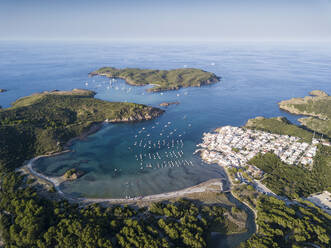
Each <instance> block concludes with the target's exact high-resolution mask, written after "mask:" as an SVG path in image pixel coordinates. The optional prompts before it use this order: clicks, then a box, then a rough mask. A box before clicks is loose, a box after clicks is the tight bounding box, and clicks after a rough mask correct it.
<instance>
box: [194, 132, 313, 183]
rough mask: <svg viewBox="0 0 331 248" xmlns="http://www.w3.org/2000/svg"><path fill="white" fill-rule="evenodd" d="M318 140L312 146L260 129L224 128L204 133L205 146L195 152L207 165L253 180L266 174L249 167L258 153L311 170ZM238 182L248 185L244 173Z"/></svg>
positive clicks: (293, 138)
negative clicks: (270, 153)
mask: <svg viewBox="0 0 331 248" xmlns="http://www.w3.org/2000/svg"><path fill="white" fill-rule="evenodd" d="M318 144H319V140H317V139H313V140H312V143H311V144H308V143H306V142H301V140H300V138H298V137H293V136H288V135H278V134H272V133H268V132H264V131H260V130H253V129H246V128H240V127H232V126H224V127H221V128H218V129H217V130H216V133H204V135H203V143H202V144H199V145H197V146H198V147H200V149H198V150H197V151H196V152H200V154H201V157H202V159H203V160H204V161H205V162H207V163H218V164H220V165H221V166H224V167H233V168H237V169H240V168H241V169H242V170H244V171H245V175H247V176H249V177H250V178H251V179H260V178H262V176H263V171H262V170H260V169H259V168H257V167H255V166H253V165H250V164H249V160H250V159H252V158H253V157H255V156H256V155H257V154H258V153H261V154H265V153H267V152H273V153H275V154H276V155H277V156H278V157H279V158H280V159H281V160H282V161H283V162H284V163H287V164H290V165H293V166H298V165H300V164H301V165H303V166H307V167H308V168H310V167H311V166H313V162H314V156H315V155H316V151H317V145H318ZM235 181H239V182H247V177H246V178H245V177H244V176H243V173H241V172H237V173H236V176H235Z"/></svg>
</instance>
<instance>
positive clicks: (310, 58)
mask: <svg viewBox="0 0 331 248" xmlns="http://www.w3.org/2000/svg"><path fill="white" fill-rule="evenodd" d="M0 55H1V56H0V73H1V74H0V75H1V76H0V88H5V89H7V90H8V92H5V93H1V94H0V105H2V106H3V107H8V106H10V103H11V102H13V101H15V100H16V99H17V98H19V97H22V96H26V95H29V94H32V93H35V92H40V91H45V90H54V89H59V90H71V89H73V88H87V89H91V90H95V91H96V92H97V95H96V97H97V98H100V99H105V100H109V101H132V102H137V103H144V104H148V105H152V106H158V104H159V103H161V102H164V101H179V102H180V104H179V105H174V106H170V107H168V108H166V113H165V114H164V115H163V116H161V117H160V118H158V119H156V120H153V121H148V122H142V123H137V124H115V125H114V124H108V125H105V126H104V128H103V129H102V130H101V131H99V132H97V133H95V134H93V135H91V136H89V137H88V138H87V139H86V140H84V141H79V142H76V143H74V144H73V146H72V150H73V152H71V153H66V154H64V155H61V156H57V157H52V158H47V159H43V160H41V161H40V163H39V164H38V165H37V169H38V170H39V171H41V172H43V173H45V174H47V175H52V176H59V175H62V174H63V173H64V172H65V171H66V170H67V169H68V168H72V167H78V168H82V169H84V170H85V171H87V172H88V173H87V174H86V175H85V176H83V177H82V178H80V179H78V180H76V181H74V182H70V183H66V184H65V185H63V186H62V189H63V191H65V192H67V193H72V194H76V195H83V196H90V197H115V198H116V197H125V196H136V195H148V194H155V193H161V192H166V191H172V190H176V189H181V188H185V187H188V186H191V185H194V184H197V183H200V182H203V181H205V180H207V179H209V178H214V177H222V178H223V177H224V174H223V170H222V169H221V168H219V167H218V166H216V165H206V164H204V163H202V162H201V160H200V159H199V157H197V156H194V155H193V154H192V153H193V151H194V150H195V145H196V144H197V143H199V142H200V141H201V136H202V133H203V132H209V131H212V130H213V129H215V128H216V127H219V126H223V125H235V126H240V125H243V124H245V122H246V121H247V119H249V118H254V117H256V116H265V117H274V116H280V115H282V116H286V117H287V118H289V119H290V120H291V121H293V122H296V119H297V117H295V116H291V115H289V114H287V113H285V112H282V111H280V110H279V108H278V105H277V103H278V102H279V101H281V100H283V99H289V98H292V97H303V96H305V95H307V94H308V92H309V91H311V90H314V89H321V90H324V91H326V92H328V93H331V70H330V65H331V45H329V46H328V45H326V44H309V45H307V44H306V45H304V44H224V43H220V44H216V43H212V44H148V43H127V44H113V43H108V44H107V43H80V44H74V43H18V42H17V43H9V42H2V43H0ZM102 66H114V67H119V68H123V67H139V68H151V69H172V68H182V67H196V68H201V69H204V70H207V71H211V72H214V73H216V74H217V75H218V76H221V77H222V79H221V82H220V83H217V84H215V85H212V86H207V87H201V88H190V89H182V90H179V91H171V92H164V93H163V94H162V95H161V94H160V93H147V92H145V89H146V87H132V86H129V85H127V84H125V82H124V81H123V80H117V81H116V82H113V83H112V85H111V86H110V84H109V79H106V78H102V77H94V78H88V73H89V72H91V71H93V70H95V69H97V68H99V67H102ZM86 82H88V85H87V86H86V85H85V83H86ZM107 87H109V89H108V88H107ZM160 133H162V136H161V135H160ZM136 135H137V137H136ZM168 136H169V137H168ZM172 140H173V141H174V142H173V143H172ZM135 142H137V143H136V145H134V144H135ZM140 142H141V146H139V143H140ZM158 142H160V145H159V143H158ZM172 144H173V145H172ZM145 145H146V146H145ZM144 146H145V147H144ZM156 152H158V154H159V156H160V157H161V159H159V158H158V157H154V156H153V154H154V155H155V154H156ZM166 152H167V153H166ZM178 152H179V153H180V154H181V157H179V155H178ZM170 153H171V154H172V155H173V154H174V153H175V154H176V156H178V157H177V158H175V157H172V156H171V155H170ZM140 154H142V156H143V159H142V161H141V159H140V157H139V155H140ZM150 154H151V158H149V155H150ZM173 156H174V155H173ZM137 159H138V160H137ZM170 161H176V163H175V162H173V163H174V164H171V162H170ZM186 161H187V162H186ZM173 165H174V166H173ZM146 166H149V167H146ZM251 219H252V218H251ZM251 221H252V220H251ZM251 229H254V228H253V227H252V228H251ZM253 231H254V230H253ZM250 233H251V231H250ZM239 236H240V235H239ZM239 236H238V237H239ZM238 237H236V236H233V237H232V238H233V240H235V239H238ZM245 238H247V234H244V235H243V236H242V239H245ZM217 239H219V238H216V243H218V244H222V245H223V244H225V243H224V242H231V243H233V242H232V241H229V240H230V239H229V240H225V241H224V238H220V240H218V241H217ZM234 243H235V242H234ZM234 243H233V244H232V245H231V244H225V245H226V246H227V247H233V246H234Z"/></svg>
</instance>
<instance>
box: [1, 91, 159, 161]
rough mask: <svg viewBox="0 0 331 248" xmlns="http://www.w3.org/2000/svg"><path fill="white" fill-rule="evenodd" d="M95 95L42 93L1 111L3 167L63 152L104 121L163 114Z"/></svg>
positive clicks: (24, 98)
mask: <svg viewBox="0 0 331 248" xmlns="http://www.w3.org/2000/svg"><path fill="white" fill-rule="evenodd" d="M94 95H95V92H93V91H89V90H80V89H74V90H72V91H51V92H43V93H38V94H33V95H31V96H27V97H23V98H20V99H18V100H17V101H16V102H14V103H13V104H12V107H10V108H6V109H0V147H2V149H0V165H5V166H10V167H17V166H19V165H21V164H22V163H23V161H25V160H27V159H31V158H32V157H35V156H38V155H42V154H47V153H50V152H51V153H53V152H60V151H62V150H63V149H64V147H65V144H66V143H67V142H68V141H69V140H70V139H72V138H74V137H77V136H80V135H82V134H84V133H86V132H89V131H91V130H94V131H95V130H97V127H98V124H100V123H102V122H104V121H106V122H136V121H143V120H150V119H153V118H155V117H157V116H159V115H161V114H162V113H163V112H164V110H161V109H158V108H153V107H149V106H146V105H141V104H135V103H122V102H107V101H103V100H99V99H95V98H94ZM17 154H19V156H18V155H17Z"/></svg>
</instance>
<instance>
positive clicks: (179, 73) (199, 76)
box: [89, 67, 220, 92]
mask: <svg viewBox="0 0 331 248" xmlns="http://www.w3.org/2000/svg"><path fill="white" fill-rule="evenodd" d="M89 75H90V76H96V75H100V76H106V77H109V78H122V79H124V80H125V81H126V82H127V83H128V84H130V85H134V86H144V85H154V87H152V88H150V89H148V90H147V91H149V92H158V91H166V90H178V89H180V88H187V87H200V86H203V85H209V84H213V83H217V82H219V81H220V78H219V77H218V76H216V75H215V74H214V73H211V72H206V71H203V70H200V69H195V68H182V69H174V70H150V69H136V68H125V69H117V68H114V67H103V68H101V69H99V70H96V71H93V72H91V73H90V74H89Z"/></svg>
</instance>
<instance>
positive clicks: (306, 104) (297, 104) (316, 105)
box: [278, 90, 331, 138]
mask: <svg viewBox="0 0 331 248" xmlns="http://www.w3.org/2000/svg"><path fill="white" fill-rule="evenodd" d="M309 94H310V95H311V96H305V97H303V98H292V99H290V100H285V101H281V102H280V103H279V104H278V105H279V107H280V109H282V110H285V111H287V112H290V113H292V114H296V115H306V116H309V117H307V118H300V119H299V121H300V123H301V124H302V125H304V126H305V127H307V128H309V129H310V130H313V131H316V132H318V133H321V134H324V135H326V136H327V137H329V138H330V137H331V96H329V95H328V94H327V93H325V92H323V91H321V90H314V91H312V92H310V93H309Z"/></svg>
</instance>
